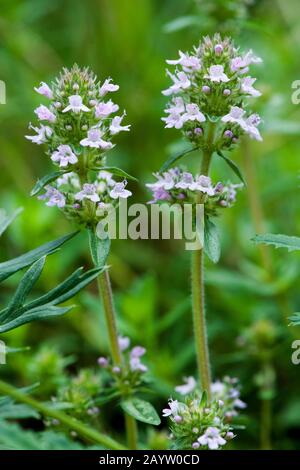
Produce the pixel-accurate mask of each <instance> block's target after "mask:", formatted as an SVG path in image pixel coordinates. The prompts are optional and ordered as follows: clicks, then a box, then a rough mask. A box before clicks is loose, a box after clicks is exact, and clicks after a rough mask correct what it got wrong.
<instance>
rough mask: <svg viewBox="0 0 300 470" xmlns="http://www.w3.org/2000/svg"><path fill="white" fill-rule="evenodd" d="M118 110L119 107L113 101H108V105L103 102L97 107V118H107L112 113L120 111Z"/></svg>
mask: <svg viewBox="0 0 300 470" xmlns="http://www.w3.org/2000/svg"><path fill="white" fill-rule="evenodd" d="M118 109H119V106H118V105H117V104H115V103H113V102H112V101H111V100H109V101H107V103H104V102H101V103H99V104H97V106H96V107H95V116H96V118H97V119H99V118H103V117H107V116H109V115H110V114H111V113H115V112H116V111H118Z"/></svg>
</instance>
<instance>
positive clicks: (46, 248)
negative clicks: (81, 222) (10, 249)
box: [0, 232, 78, 282]
mask: <svg viewBox="0 0 300 470" xmlns="http://www.w3.org/2000/svg"><path fill="white" fill-rule="evenodd" d="M77 233H78V232H73V233H70V234H68V235H65V236H64V237H61V238H58V239H57V240H53V241H51V242H48V243H45V244H44V245H41V246H39V247H38V248H35V249H34V250H31V251H28V252H27V253H25V254H24V255H21V256H18V257H17V258H14V259H12V260H9V261H5V262H4V263H0V282H1V281H3V280H4V279H6V278H8V277H9V276H11V275H12V274H14V273H16V272H17V271H20V269H23V268H25V267H26V266H30V265H31V264H33V263H34V262H35V261H37V260H38V259H40V258H41V257H42V256H45V255H50V254H51V253H54V252H55V251H56V250H57V249H58V248H59V247H60V246H62V245H63V244H64V243H66V242H67V241H68V240H70V239H71V238H72V237H74V236H75V235H76V234H77Z"/></svg>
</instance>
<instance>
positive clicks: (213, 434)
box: [198, 426, 226, 450]
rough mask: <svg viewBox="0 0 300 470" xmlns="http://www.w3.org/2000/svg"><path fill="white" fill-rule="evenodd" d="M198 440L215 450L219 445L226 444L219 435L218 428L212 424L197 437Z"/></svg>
mask: <svg viewBox="0 0 300 470" xmlns="http://www.w3.org/2000/svg"><path fill="white" fill-rule="evenodd" d="M198 442H199V444H201V445H202V446H207V447H208V448H209V449H210V450H216V449H218V448H219V446H223V445H225V444H226V441H225V439H224V438H223V437H222V436H221V435H220V430H219V429H218V428H215V427H213V426H210V427H209V428H207V429H206V431H205V433H204V434H203V435H202V436H200V437H199V438H198Z"/></svg>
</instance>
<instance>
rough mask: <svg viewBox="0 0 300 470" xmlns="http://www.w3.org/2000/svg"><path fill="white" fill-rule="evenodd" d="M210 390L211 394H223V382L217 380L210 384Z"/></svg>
mask: <svg viewBox="0 0 300 470" xmlns="http://www.w3.org/2000/svg"><path fill="white" fill-rule="evenodd" d="M210 390H211V393H212V394H213V395H223V394H224V392H225V384H224V383H223V382H220V380H217V381H216V382H213V383H212V384H211V386H210Z"/></svg>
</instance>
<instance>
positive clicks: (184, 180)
mask: <svg viewBox="0 0 300 470" xmlns="http://www.w3.org/2000/svg"><path fill="white" fill-rule="evenodd" d="M193 183H194V178H193V175H192V174H191V173H188V172H187V171H184V172H183V173H182V175H181V180H180V181H178V183H176V185H175V187H176V188H179V189H189V188H190V186H191V184H193Z"/></svg>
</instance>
